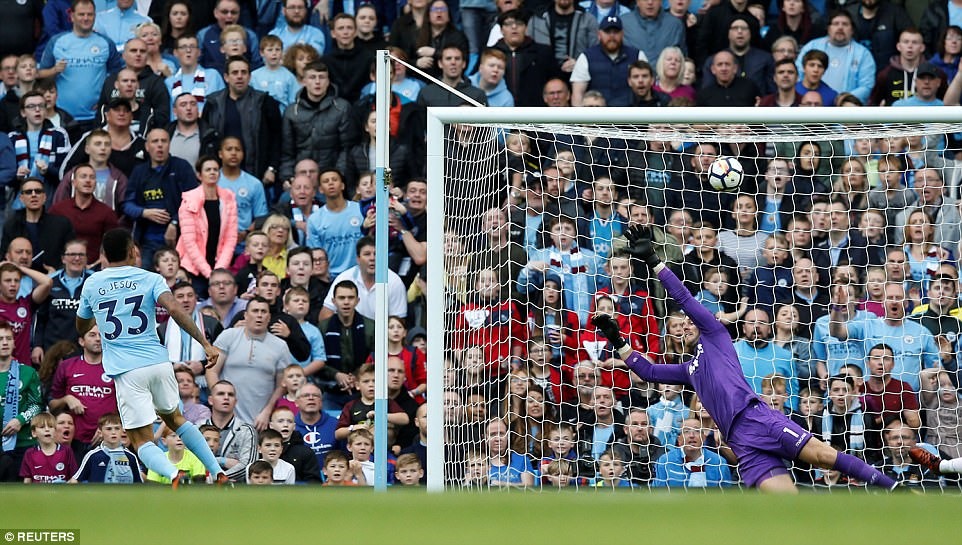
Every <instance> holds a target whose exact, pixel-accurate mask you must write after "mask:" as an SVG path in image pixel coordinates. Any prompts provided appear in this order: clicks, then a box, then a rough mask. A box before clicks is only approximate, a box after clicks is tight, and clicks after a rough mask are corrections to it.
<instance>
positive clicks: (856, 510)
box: [0, 486, 962, 545]
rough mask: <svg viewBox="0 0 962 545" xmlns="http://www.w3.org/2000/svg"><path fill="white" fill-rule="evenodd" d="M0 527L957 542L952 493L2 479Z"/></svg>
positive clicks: (104, 535) (84, 539)
mask: <svg viewBox="0 0 962 545" xmlns="http://www.w3.org/2000/svg"><path fill="white" fill-rule="evenodd" d="M0 501H2V505H3V507H2V509H0V513H2V514H0V528H10V527H17V528H31V529H33V528H38V529H54V528H71V529H78V530H79V531H80V541H79V543H83V544H97V545H110V544H123V545H130V544H133V545H149V544H153V543H164V544H168V545H169V544H177V545H181V544H183V545H194V544H202V545H218V544H270V545H274V544H284V545H287V544H290V545H301V544H303V545H314V544H318V545H323V544H329V543H344V544H347V545H363V544H368V543H371V544H379V545H400V544H406V543H416V544H418V545H428V544H433V543H438V544H446V545H461V544H473V543H479V544H482V543H483V544H484V545H502V544H503V545H515V544H518V543H520V544H523V545H537V544H541V543H551V544H552V545H557V544H562V543H573V544H578V545H596V544H598V545H600V544H602V543H646V544H647V543H657V542H658V541H654V540H659V541H660V542H662V543H671V544H673V545H688V544H697V545H702V544H709V543H710V544H713V545H727V544H737V545H741V544H746V543H771V544H776V545H791V544H796V543H797V544H805V545H813V544H835V543H838V544H844V545H859V544H863V543H864V544H866V545H884V544H889V543H908V544H913V545H914V544H918V545H924V544H926V543H957V542H958V541H957V540H958V539H959V535H960V532H962V517H959V516H958V511H959V506H960V503H959V497H958V495H957V494H956V495H945V496H942V495H926V496H917V495H913V494H907V493H899V494H891V495H888V494H866V493H864V492H859V493H854V494H846V493H841V494H831V495H828V494H802V495H800V496H794V497H785V496H765V495H760V494H758V493H756V492H737V491H736V492H728V493H708V494H704V493H688V494H685V493H670V494H669V493H646V492H642V493H639V492H630V491H623V492H611V491H607V492H602V491H590V492H589V491H581V492H578V493H567V492H565V493H558V492H518V491H514V492H488V493H463V492H451V493H445V494H427V493H426V492H424V491H423V490H398V489H395V490H389V491H388V492H386V493H383V494H378V493H375V492H373V491H371V490H370V489H361V490H355V489H326V488H306V487H297V488H281V487H272V488H256V489H254V488H235V489H233V490H217V489H213V488H212V487H196V488H192V489H187V490H182V491H178V492H172V491H170V490H167V489H166V488H159V487H149V488H142V487H136V488H133V487H131V488H116V487H114V488H105V487H91V486H86V487H85V486H56V487H54V486H51V487H49V488H46V489H42V488H39V487H37V486H33V487H13V486H5V487H3V488H0Z"/></svg>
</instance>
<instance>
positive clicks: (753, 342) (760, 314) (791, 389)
mask: <svg viewBox="0 0 962 545" xmlns="http://www.w3.org/2000/svg"><path fill="white" fill-rule="evenodd" d="M769 312H770V311H766V310H764V309H761V308H755V309H752V310H749V311H748V312H747V313H746V314H745V318H744V321H743V322H742V327H741V329H742V335H743V336H744V337H743V338H742V339H741V340H739V341H737V342H736V343H735V351H736V352H737V353H738V359H739V360H740V361H741V365H742V371H744V372H745V378H746V379H747V380H748V383H749V384H750V385H751V387H752V389H753V390H755V393H757V394H761V393H762V378H763V377H765V376H766V375H770V374H772V373H774V374H777V375H778V376H781V377H784V378H785V380H786V381H787V382H788V392H787V393H788V402H787V405H788V406H789V407H791V408H793V409H794V408H797V407H798V375H797V373H796V370H795V365H794V361H793V359H792V353H791V352H789V351H788V350H786V349H784V348H782V347H780V346H777V345H775V344H774V343H773V342H772V326H771V324H772V318H771V315H770V314H769Z"/></svg>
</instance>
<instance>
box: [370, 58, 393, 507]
mask: <svg viewBox="0 0 962 545" xmlns="http://www.w3.org/2000/svg"><path fill="white" fill-rule="evenodd" d="M375 88H376V90H377V95H376V102H375V104H376V106H377V107H376V115H375V122H376V127H377V129H376V130H377V145H376V147H375V150H374V173H375V176H376V190H375V213H376V215H375V220H376V223H375V225H374V231H375V251H376V252H377V255H376V258H375V263H374V293H375V303H376V308H375V312H374V318H375V320H374V323H375V325H376V327H375V329H374V369H375V371H374V490H376V491H379V492H382V491H385V490H387V453H388V451H389V448H388V444H387V270H388V267H387V262H388V260H387V252H388V250H387V244H388V240H387V233H388V213H389V211H388V197H389V196H390V194H389V193H388V185H389V184H390V179H391V169H390V168H388V165H389V164H390V163H389V162H388V139H389V138H390V127H389V125H388V123H389V117H388V114H389V112H390V108H391V61H390V58H389V57H388V51H387V50H383V49H382V50H380V51H378V52H377V83H376V85H375Z"/></svg>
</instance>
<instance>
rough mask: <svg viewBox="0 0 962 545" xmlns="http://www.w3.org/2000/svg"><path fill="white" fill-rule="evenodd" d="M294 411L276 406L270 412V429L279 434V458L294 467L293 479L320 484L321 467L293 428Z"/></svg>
mask: <svg viewBox="0 0 962 545" xmlns="http://www.w3.org/2000/svg"><path fill="white" fill-rule="evenodd" d="M294 419H295V416H294V413H293V412H292V411H291V410H290V409H289V408H287V407H278V408H276V409H274V412H272V413H271V422H270V429H272V430H274V431H276V432H277V433H279V434H280V435H281V441H282V446H283V451H282V452H281V460H283V461H285V462H287V463H289V464H291V466H293V467H294V480H295V481H296V482H298V483H301V484H320V482H321V467H320V464H319V462H318V460H317V457H316V456H314V451H313V450H311V449H310V448H309V447H308V446H307V445H305V444H304V437H303V436H302V435H301V433H300V432H298V431H297V430H296V429H295V424H294Z"/></svg>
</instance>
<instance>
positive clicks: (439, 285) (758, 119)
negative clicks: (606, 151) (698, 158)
mask: <svg viewBox="0 0 962 545" xmlns="http://www.w3.org/2000/svg"><path fill="white" fill-rule="evenodd" d="M953 122H962V106H940V107H938V108H933V107H926V106H912V107H905V108H891V107H862V108H840V107H835V108H755V107H731V108H704V107H685V108H631V107H610V108H608V107H606V108H583V107H578V108H576V107H572V108H547V107H544V108H536V107H524V108H520V107H515V108H487V107H485V108H461V107H431V108H428V109H427V186H428V187H427V199H428V202H429V203H430V212H429V214H428V216H427V235H428V240H427V264H426V266H427V272H428V277H429V278H430V281H429V282H428V285H427V297H428V300H429V301H442V300H443V299H444V282H443V280H441V279H443V278H444V276H443V275H444V268H443V267H444V218H445V215H446V214H445V210H444V200H445V192H444V189H445V188H444V176H445V169H444V138H445V126H446V125H449V124H453V123H471V124H502V125H518V124H527V123H537V124H548V125H569V126H570V125H579V124H592V125H596V124H612V125H626V124H634V125H643V124H671V123H682V124H698V125H704V124H770V125H771V124H779V125H803V124H819V123H821V124H825V125H831V124H856V123H866V124H868V123H875V124H879V123H882V124H884V123H913V124H923V123H953ZM444 334H445V331H444V316H443V311H442V305H437V304H436V305H429V306H428V314H427V369H428V390H427V391H428V398H427V403H428V413H427V424H428V434H427V435H428V444H427V465H428V467H427V468H425V469H426V470H427V481H428V482H427V489H428V491H430V492H440V491H443V490H444V405H443V403H444V401H443V395H442V392H443V390H444V378H443V377H444Z"/></svg>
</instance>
